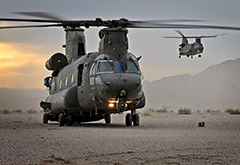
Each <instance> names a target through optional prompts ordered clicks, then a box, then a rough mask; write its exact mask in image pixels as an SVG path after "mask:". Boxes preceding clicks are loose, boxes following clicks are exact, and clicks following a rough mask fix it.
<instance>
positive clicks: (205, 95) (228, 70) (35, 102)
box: [0, 58, 240, 111]
mask: <svg viewBox="0 0 240 165" xmlns="http://www.w3.org/2000/svg"><path fill="white" fill-rule="evenodd" d="M143 90H144V92H145V96H146V103H147V104H146V106H145V107H144V108H154V109H160V108H162V107H163V106H166V107H168V108H169V109H171V110H173V111H177V110H178V109H179V108H181V107H182V108H184V107H188V108H192V109H194V110H204V109H218V110H225V109H226V108H229V107H232V108H240V58H239V59H236V60H228V61H224V62H222V63H220V64H217V65H213V66H211V67H209V68H207V69H206V70H204V71H202V72H200V73H198V74H196V75H189V74H184V75H177V76H171V77H165V78H162V79H160V80H156V81H152V82H149V81H148V80H144V82H143ZM47 95H48V92H47V91H46V90H41V89H29V90H26V89H6V88H0V110H3V109H9V110H16V109H22V110H29V109H34V110H40V109H41V108H40V107H39V103H40V101H41V100H44V99H45V98H46V97H47Z"/></svg>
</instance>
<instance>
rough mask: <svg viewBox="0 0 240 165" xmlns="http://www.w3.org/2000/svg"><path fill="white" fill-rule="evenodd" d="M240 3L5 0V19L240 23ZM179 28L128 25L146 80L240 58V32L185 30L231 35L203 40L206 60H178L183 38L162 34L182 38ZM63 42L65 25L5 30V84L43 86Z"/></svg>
mask: <svg viewBox="0 0 240 165" xmlns="http://www.w3.org/2000/svg"><path fill="white" fill-rule="evenodd" d="M239 7H240V1H239V0H228V1H226V0H211V1H209V0H202V1H192V0H172V1H169V0H148V1H146V0H121V1H118V0H101V1H95V0H86V1H85V0H68V1H66V0H57V1H55V0H41V1H34V0H32V1H29V0H3V1H1V5H0V17H1V18H30V17H27V16H23V15H16V14H13V13H12V12H53V13H56V14H59V15H60V16H63V17H64V18H69V19H95V18H97V17H101V18H102V19H119V18H127V19H129V20H155V19H158V20H159V19H160V20H165V19H197V20H207V21H206V22H204V23H203V22H200V23H197V22H194V23H195V24H210V25H222V26H238V27H240V20H239V16H240V10H239ZM31 18H33V17H31ZM35 24H36V23H35ZM9 25H19V23H14V22H11V23H9V22H0V26H9ZM20 25H25V24H24V23H20ZM99 29H100V28H89V29H85V35H86V42H87V52H92V51H97V49H98V43H99V38H98V31H99ZM174 30H177V29H154V30H153V29H129V33H128V37H129V51H130V52H132V53H133V54H135V55H136V56H143V57H142V59H141V60H140V64H141V69H142V70H143V72H144V74H145V79H147V80H149V81H153V80H158V79H161V78H163V77H167V76H173V75H178V74H185V73H188V74H192V75H194V74H196V73H199V72H201V71H203V70H204V69H206V68H207V67H209V66H211V65H216V64H218V63H221V62H223V61H225V60H234V59H237V58H239V57H240V53H239V52H240V31H229V30H213V29H212V30H209V29H201V30H200V29H192V30H190V29H182V30H181V31H182V32H183V33H184V34H185V35H186V36H187V35H214V34H221V33H226V35H224V36H219V37H217V38H215V39H203V40H202V42H203V44H204V48H205V50H204V52H203V54H202V58H200V59H199V58H197V57H195V58H194V59H190V58H184V57H183V58H181V59H179V58H178V45H179V44H180V42H181V39H165V38H163V36H178V34H177V33H176V32H175V31H174ZM191 41H193V40H190V42H191ZM64 43H65V34H64V30H63V29H62V28H60V27H59V28H31V29H11V30H10V29H9V30H0V87H1V88H23V89H31V88H40V89H44V86H43V79H44V77H46V76H49V75H50V74H51V72H49V71H47V70H46V69H45V61H46V60H48V59H49V58H50V57H51V55H52V54H54V53H56V52H63V53H64V49H63V48H62V45H63V44H64Z"/></svg>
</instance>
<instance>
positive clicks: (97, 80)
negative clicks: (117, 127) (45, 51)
mask: <svg viewBox="0 0 240 165" xmlns="http://www.w3.org/2000/svg"><path fill="white" fill-rule="evenodd" d="M19 14H25V15H31V16H38V17H43V19H20V18H0V21H14V22H37V23H42V24H38V25H25V26H22V25H21V26H5V27H0V29H12V28H42V27H63V29H64V31H65V34H66V43H65V45H63V47H64V48H65V55H64V54H62V53H55V54H53V55H52V56H51V57H50V58H49V59H48V60H47V61H46V63H45V66H46V68H47V69H48V70H50V71H52V74H51V75H50V76H48V77H46V78H45V79H44V85H45V86H46V87H47V89H48V90H49V96H48V97H47V98H46V99H45V100H44V101H41V102H40V106H41V108H43V111H44V114H43V123H44V124H47V123H48V121H57V122H58V123H59V126H64V125H65V124H66V125H67V126H72V125H73V124H74V122H78V123H81V122H88V121H97V120H101V119H104V120H105V122H106V124H109V123H111V114H112V113H122V112H124V111H131V112H130V113H127V114H126V117H125V124H126V126H131V125H134V126H139V123H140V118H139V115H138V114H137V113H136V110H137V109H140V108H143V107H144V106H145V103H146V98H145V96H144V92H143V90H142V81H143V75H142V71H141V69H140V65H139V60H140V58H141V56H140V57H138V56H136V55H134V54H133V53H130V52H128V47H129V43H128V38H127V34H128V29H127V28H173V29H176V28H178V29H179V28H182V29H189V28H193V29H197V28H198V29H206V28H208V29H227V30H240V27H227V26H211V25H189V24H169V23H161V21H157V20H149V21H131V20H128V19H125V18H122V19H118V20H102V19H101V18H96V19H95V20H65V19H61V18H57V17H53V16H52V15H51V14H48V13H36V12H30V13H26V12H25V13H19ZM181 21H185V20H181ZM159 22H160V23H159ZM46 23H49V24H46ZM50 23H51V24H50ZM84 27H85V28H90V27H104V28H102V29H101V30H100V31H99V38H100V42H99V48H98V51H96V52H88V53H87V52H86V42H85V35H84V29H83V28H84Z"/></svg>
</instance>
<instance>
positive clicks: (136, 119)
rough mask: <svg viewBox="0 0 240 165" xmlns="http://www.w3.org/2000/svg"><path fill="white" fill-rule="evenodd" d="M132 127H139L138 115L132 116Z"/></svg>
mask: <svg viewBox="0 0 240 165" xmlns="http://www.w3.org/2000/svg"><path fill="white" fill-rule="evenodd" d="M133 125H134V126H139V115H138V114H135V115H134V116H133Z"/></svg>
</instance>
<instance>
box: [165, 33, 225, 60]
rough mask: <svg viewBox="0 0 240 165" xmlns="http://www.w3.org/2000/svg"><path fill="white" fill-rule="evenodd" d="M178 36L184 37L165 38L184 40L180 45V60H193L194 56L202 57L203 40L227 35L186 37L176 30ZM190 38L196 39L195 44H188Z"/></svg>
mask: <svg viewBox="0 0 240 165" xmlns="http://www.w3.org/2000/svg"><path fill="white" fill-rule="evenodd" d="M176 32H177V33H178V34H180V35H181V36H182V37H170V36H166V37H164V38H182V43H181V44H180V45H179V58H181V56H187V57H191V58H193V56H194V55H198V57H199V58H200V57H201V54H200V53H202V52H203V50H204V47H203V44H202V42H201V39H202V38H215V37H217V36H220V35H225V34H216V35H211V36H184V35H183V33H182V32H181V31H180V30H176ZM188 38H195V42H194V43H188Z"/></svg>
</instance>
